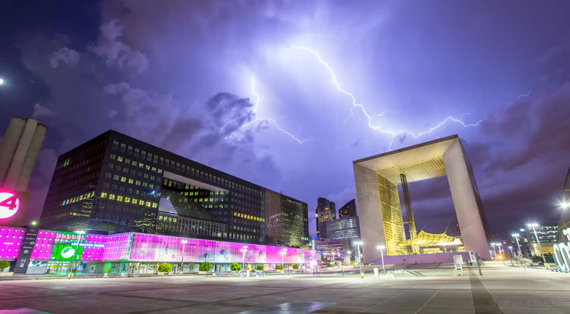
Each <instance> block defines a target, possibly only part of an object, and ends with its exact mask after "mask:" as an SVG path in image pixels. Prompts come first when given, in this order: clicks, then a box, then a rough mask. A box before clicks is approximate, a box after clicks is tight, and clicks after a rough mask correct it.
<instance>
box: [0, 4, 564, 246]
mask: <svg viewBox="0 0 570 314" xmlns="http://www.w3.org/2000/svg"><path fill="white" fill-rule="evenodd" d="M569 11H570V3H569V2H568V1H547V2H538V1H532V2H531V1H472V2H471V3H469V2H466V1H379V0H372V1H363V0H359V1H290V0H289V1H287V0H282V1H229V0H227V1H210V0H207V1H197V0H192V1H182V0H180V1H139V0H136V1H135V0H130V1H129V0H125V1H101V2H88V1H69V0H66V1H20V0H4V1H2V2H1V3H0V21H2V24H1V27H0V43H1V44H0V77H2V78H4V80H5V81H6V83H5V84H4V85H2V86H0V129H1V130H5V128H6V127H7V125H8V121H9V118H10V117H11V116H13V115H19V116H25V117H33V118H36V119H38V120H39V121H40V122H42V123H44V124H45V125H47V127H48V134H47V138H46V141H45V143H44V148H43V150H42V152H41V154H40V159H39V161H38V164H37V166H36V169H35V172H34V177H33V179H32V182H31V184H30V187H29V189H30V191H31V193H32V201H31V204H30V207H29V212H28V216H29V218H30V219H31V218H34V217H35V218H37V217H38V216H39V212H40V211H41V207H42V206H43V201H44V198H45V194H46V193H47V188H48V186H49V182H50V180H51V176H52V173H53V169H54V167H55V163H56V160H57V156H58V155H60V154H62V153H64V152H66V151H68V150H69V149H71V148H73V147H75V146H77V145H79V144H81V143H83V142H85V141H86V140H89V139H91V138H93V137H95V136H97V135H99V134H101V133H103V132H105V131H107V130H108V129H115V130H117V131H120V132H123V133H126V134H128V135H131V136H133V137H136V138H139V139H141V140H144V141H147V142H150V143H152V144H154V145H157V146H160V147H163V148H165V149H167V150H171V151H173V152H176V153H178V154H181V155H183V156H186V157H188V158H191V159H193V160H196V161H198V162H201V163H204V164H206V165H209V166H212V167H214V168H217V169H220V170H222V171H225V172H228V173H230V174H232V175H235V176H238V177H241V178H243V179H246V180H248V181H251V182H254V183H256V184H259V185H261V186H264V187H267V188H270V189H272V190H275V191H277V192H282V193H284V194H286V195H289V196H292V197H294V198H297V199H299V200H302V201H305V202H307V203H308V206H309V212H310V214H311V215H310V217H311V221H310V229H311V233H312V235H314V229H315V227H314V217H313V216H314V215H313V208H314V207H315V206H316V202H317V197H319V196H322V197H327V198H329V199H331V200H332V201H335V202H336V203H337V207H340V206H341V205H342V204H344V203H345V202H347V201H349V200H350V199H352V198H354V197H355V190H354V178H353V172H352V161H353V160H356V159H360V158H364V157H367V156H370V155H374V154H380V153H384V152H386V151H389V150H390V149H397V148H402V147H406V146H410V145H413V144H417V143H421V142H424V141H428V140H433V139H436V138H440V137H444V136H448V135H452V134H459V136H460V137H461V138H462V140H463V143H464V145H465V146H466V150H467V153H468V155H469V158H470V159H471V162H472V164H473V167H474V170H475V176H476V180H477V182H478V185H479V189H480V192H481V196H482V198H483V203H484V206H485V212H486V216H487V220H488V222H489V226H490V231H491V233H493V234H499V236H506V235H508V234H510V233H511V232H512V231H516V230H517V229H518V228H519V227H520V226H522V225H523V224H524V223H525V222H529V221H538V222H539V223H548V222H550V221H555V220H557V218H558V216H559V209H558V208H557V203H558V200H559V197H560V195H561V192H562V187H563V183H564V177H565V173H566V172H567V170H568V167H569V166H570V157H569V156H570V133H569V130H570V126H569V122H570V62H569V61H570V19H568V12H569ZM319 57H320V59H319ZM335 77H336V81H335V80H334V78H335ZM352 96H354V97H355V99H356V102H355V103H354V104H356V105H357V106H353V98H352ZM448 117H453V118H454V119H448ZM444 121H445V123H443V124H441V125H440V123H442V122H444ZM438 125H439V127H438V128H436V127H437V126H438ZM430 130H431V132H430ZM402 131H407V132H402ZM422 132H425V134H423V135H421V136H417V138H415V136H414V134H415V135H419V134H420V133H422ZM412 133H413V134H412ZM410 190H411V191H410V192H411V194H412V200H413V202H414V212H415V218H416V224H417V228H418V230H420V229H424V230H426V231H428V232H442V231H444V230H445V229H446V228H449V229H453V227H454V226H455V223H456V220H455V218H454V214H453V203H452V201H451V199H450V192H449V187H448V185H447V180H446V179H445V178H439V179H433V180H429V181H424V182H419V183H413V184H411V185H410Z"/></svg>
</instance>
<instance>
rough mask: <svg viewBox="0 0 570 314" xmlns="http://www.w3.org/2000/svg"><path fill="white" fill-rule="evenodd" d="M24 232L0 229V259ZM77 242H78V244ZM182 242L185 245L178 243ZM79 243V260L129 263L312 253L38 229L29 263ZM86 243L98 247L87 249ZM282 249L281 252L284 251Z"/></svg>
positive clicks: (293, 259) (294, 257)
mask: <svg viewBox="0 0 570 314" xmlns="http://www.w3.org/2000/svg"><path fill="white" fill-rule="evenodd" d="M25 233H26V229H23V228H10V227H0V244H1V245H0V259H3V260H15V259H16V258H17V257H18V253H19V252H20V247H21V245H22V240H23V238H24V235H25ZM78 241H79V242H78ZM182 241H185V243H182ZM60 243H61V244H63V243H71V244H73V243H81V245H82V246H83V254H82V257H81V260H82V261H86V262H101V261H133V262H159V261H160V262H181V261H182V255H183V254H184V262H204V261H208V262H211V263H233V262H235V263H241V262H243V257H244V255H243V252H242V248H244V246H246V247H247V251H246V253H245V262H246V263H258V264H261V263H263V264H280V263H282V262H283V255H282V254H281V253H282V252H285V258H284V261H285V263H301V264H302V263H308V262H309V261H310V260H311V259H314V257H315V254H316V253H315V252H314V251H313V250H307V249H296V248H284V247H277V246H266V245H256V244H244V243H234V242H224V241H212V240H202V239H193V238H181V237H173V236H164V235H156V234H144V233H120V234H113V235H96V234H89V235H80V234H76V233H72V232H63V231H51V230H39V231H38V236H37V240H36V243H35V245H34V249H33V251H32V259H33V260H50V258H51V255H52V250H53V247H54V245H57V244H60ZM88 244H102V245H103V246H101V245H96V246H95V245H94V246H89V245H88ZM284 250H285V251H284Z"/></svg>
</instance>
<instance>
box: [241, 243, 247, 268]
mask: <svg viewBox="0 0 570 314" xmlns="http://www.w3.org/2000/svg"><path fill="white" fill-rule="evenodd" d="M241 251H242V253H243V270H244V271H245V252H247V245H244V246H243V248H242V249H241Z"/></svg>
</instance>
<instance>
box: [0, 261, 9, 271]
mask: <svg viewBox="0 0 570 314" xmlns="http://www.w3.org/2000/svg"><path fill="white" fill-rule="evenodd" d="M8 267H10V263H8V262H6V261H0V271H3V270H4V269H5V268H8Z"/></svg>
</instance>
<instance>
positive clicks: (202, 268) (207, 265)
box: [200, 262, 212, 271]
mask: <svg viewBox="0 0 570 314" xmlns="http://www.w3.org/2000/svg"><path fill="white" fill-rule="evenodd" d="M211 268H212V263H210V262H202V263H200V271H210V269H211Z"/></svg>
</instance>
